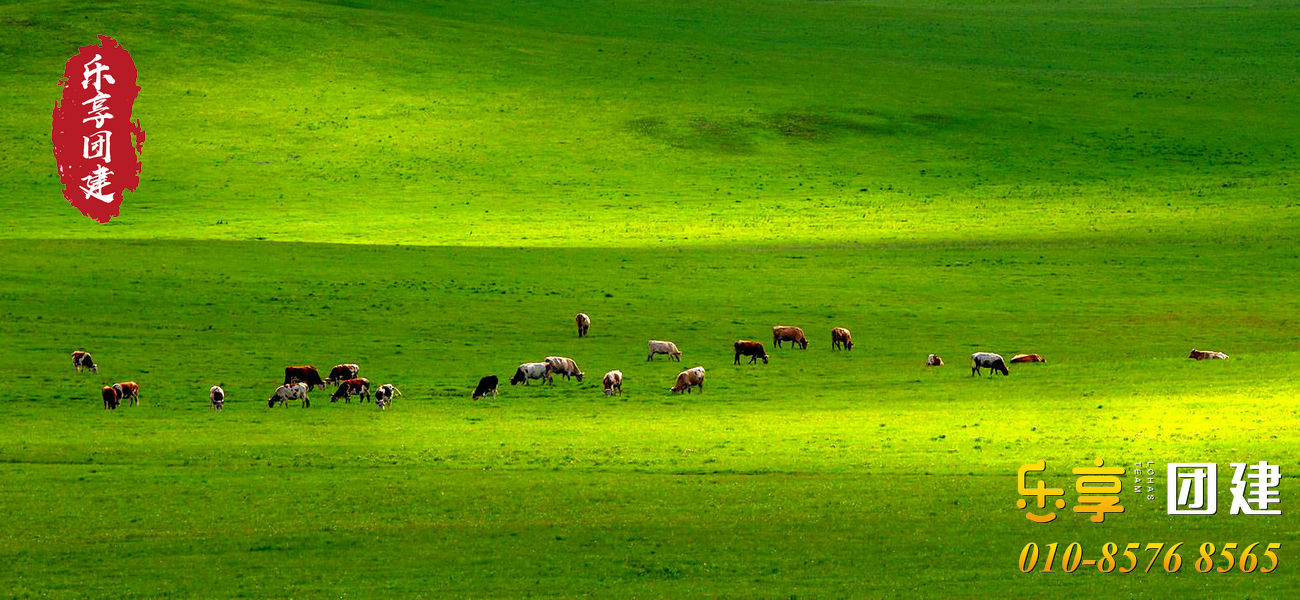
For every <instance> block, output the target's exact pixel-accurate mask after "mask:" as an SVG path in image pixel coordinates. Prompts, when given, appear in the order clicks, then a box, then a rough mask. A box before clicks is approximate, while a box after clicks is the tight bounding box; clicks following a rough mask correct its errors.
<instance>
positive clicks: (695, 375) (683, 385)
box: [669, 367, 704, 394]
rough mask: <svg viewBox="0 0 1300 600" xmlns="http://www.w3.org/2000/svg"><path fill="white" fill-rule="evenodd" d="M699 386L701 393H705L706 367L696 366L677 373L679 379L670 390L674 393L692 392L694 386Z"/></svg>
mask: <svg viewBox="0 0 1300 600" xmlns="http://www.w3.org/2000/svg"><path fill="white" fill-rule="evenodd" d="M697 386H698V387H699V388H700V393H701V394H703V393H704V367H694V368H690V369H687V370H685V371H682V372H681V373H678V374H677V381H676V382H675V383H673V387H672V388H671V389H670V390H669V391H671V392H672V393H674V394H680V393H682V392H686V393H687V394H689V393H691V388H692V387H697Z"/></svg>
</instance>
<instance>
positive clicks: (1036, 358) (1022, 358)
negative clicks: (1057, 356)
mask: <svg viewBox="0 0 1300 600" xmlns="http://www.w3.org/2000/svg"><path fill="white" fill-rule="evenodd" d="M1010 362H1013V363H1045V362H1047V359H1046V358H1043V355H1041V354H1017V355H1015V356H1012V357H1011V361H1010Z"/></svg>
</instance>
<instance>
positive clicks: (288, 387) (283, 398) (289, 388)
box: [266, 382, 311, 408]
mask: <svg viewBox="0 0 1300 600" xmlns="http://www.w3.org/2000/svg"><path fill="white" fill-rule="evenodd" d="M310 390H311V386H309V385H307V384H305V383H302V382H298V383H286V384H284V385H282V386H280V387H278V388H276V389H275V393H273V394H271V398H270V399H269V400H267V401H266V406H267V407H268V408H275V403H276V402H279V403H280V406H284V407H288V406H289V400H293V399H295V398H297V399H299V400H302V407H303V408H307V407H309V406H311V398H308V397H307V392H308V391H310Z"/></svg>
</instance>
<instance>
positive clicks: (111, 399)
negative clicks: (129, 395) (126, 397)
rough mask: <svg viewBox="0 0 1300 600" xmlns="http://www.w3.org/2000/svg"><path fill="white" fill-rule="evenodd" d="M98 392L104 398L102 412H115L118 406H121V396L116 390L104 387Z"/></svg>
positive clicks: (111, 387)
mask: <svg viewBox="0 0 1300 600" xmlns="http://www.w3.org/2000/svg"><path fill="white" fill-rule="evenodd" d="M99 392H100V394H101V395H102V396H103V397H104V410H116V409H117V407H118V406H121V404H122V396H121V395H119V394H118V391H117V388H115V387H113V386H111V385H106V386H104V389H102V390H99Z"/></svg>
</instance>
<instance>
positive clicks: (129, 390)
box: [113, 381, 140, 406]
mask: <svg viewBox="0 0 1300 600" xmlns="http://www.w3.org/2000/svg"><path fill="white" fill-rule="evenodd" d="M113 389H115V390H117V397H118V398H119V399H121V400H129V401H130V402H129V403H128V406H136V405H139V404H140V386H139V385H136V383H135V382H134V381H122V382H118V383H114V384H113Z"/></svg>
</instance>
